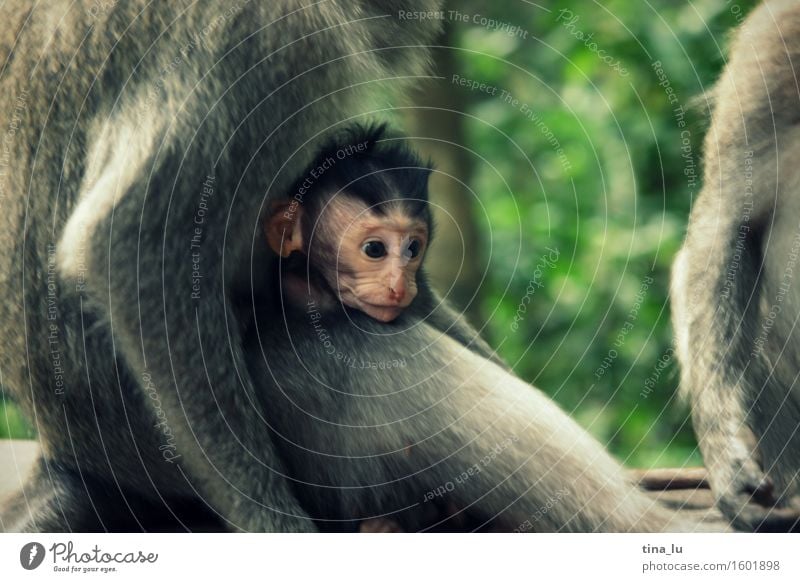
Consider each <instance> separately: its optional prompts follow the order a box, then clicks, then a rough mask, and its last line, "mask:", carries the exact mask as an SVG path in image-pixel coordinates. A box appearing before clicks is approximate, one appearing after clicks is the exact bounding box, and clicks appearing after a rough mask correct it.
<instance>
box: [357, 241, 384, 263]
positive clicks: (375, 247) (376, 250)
mask: <svg viewBox="0 0 800 582" xmlns="http://www.w3.org/2000/svg"><path fill="white" fill-rule="evenodd" d="M361 250H363V251H364V254H365V255H367V256H368V257H369V258H370V259H380V258H381V257H385V256H386V245H384V244H383V243H382V242H381V241H379V240H371V241H369V242H366V243H364V246H363V247H361Z"/></svg>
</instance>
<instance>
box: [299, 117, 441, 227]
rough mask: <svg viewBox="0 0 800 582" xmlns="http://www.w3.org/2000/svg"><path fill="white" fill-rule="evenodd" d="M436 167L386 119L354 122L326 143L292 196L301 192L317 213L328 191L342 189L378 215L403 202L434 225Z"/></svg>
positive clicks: (406, 209) (304, 201)
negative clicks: (431, 187)
mask: <svg viewBox="0 0 800 582" xmlns="http://www.w3.org/2000/svg"><path fill="white" fill-rule="evenodd" d="M432 169H433V166H432V165H431V163H430V162H427V161H423V160H422V159H420V157H419V156H418V155H417V154H416V153H415V152H414V151H413V150H412V149H411V148H409V147H408V145H406V143H405V139H404V138H403V137H401V136H399V135H396V134H393V133H390V132H389V130H388V129H387V124H386V123H372V124H353V125H350V126H348V127H347V128H346V129H345V130H343V131H341V132H340V133H338V134H337V135H336V136H335V137H334V138H333V139H331V140H329V141H328V142H326V143H325V145H324V146H323V147H322V148H321V149H320V152H319V153H318V154H317V156H316V157H315V158H314V161H313V162H312V164H311V166H310V167H309V169H308V171H307V173H306V174H305V175H303V176H301V177H300V179H299V180H298V181H297V183H296V185H295V187H294V188H293V190H292V192H291V195H293V196H294V195H297V194H300V198H302V204H303V206H304V207H305V208H307V209H308V210H310V211H311V214H312V215H315V214H317V212H318V211H319V208H320V206H321V205H322V204H324V203H325V202H326V200H327V199H328V197H329V196H330V195H332V194H335V193H339V192H341V191H343V190H344V191H347V193H349V194H351V195H353V196H355V197H357V198H359V199H360V200H362V201H364V202H365V203H366V204H367V205H368V206H370V207H371V208H373V209H374V211H375V212H376V213H378V214H383V213H385V212H386V210H388V208H389V207H392V206H394V207H397V206H400V207H401V208H402V209H403V211H404V212H406V213H408V215H409V216H414V217H420V218H422V219H423V220H425V221H426V222H427V223H428V224H429V226H430V223H431V220H430V210H429V208H428V178H429V176H430V173H431V170H432ZM312 172H314V173H315V174H316V176H315V175H314V174H312ZM301 189H304V192H301ZM322 194H324V195H322Z"/></svg>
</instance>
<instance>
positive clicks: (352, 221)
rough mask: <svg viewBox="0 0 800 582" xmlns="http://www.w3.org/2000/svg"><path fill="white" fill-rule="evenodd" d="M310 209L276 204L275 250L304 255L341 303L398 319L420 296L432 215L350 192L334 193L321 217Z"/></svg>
mask: <svg viewBox="0 0 800 582" xmlns="http://www.w3.org/2000/svg"><path fill="white" fill-rule="evenodd" d="M305 213H306V210H305V209H304V207H303V206H302V205H301V204H297V203H293V202H283V203H279V204H276V205H274V207H273V210H272V213H271V214H270V216H269V217H268V218H267V219H266V221H265V231H266V235H267V239H268V241H269V244H270V247H271V248H272V250H273V251H275V252H276V253H278V254H280V255H281V256H283V257H288V256H289V255H291V254H292V253H294V252H302V253H305V254H306V255H307V256H308V261H309V264H310V266H311V267H312V268H313V269H314V270H315V271H316V272H318V273H319V274H320V275H321V276H322V277H323V278H324V279H325V281H326V282H327V284H328V286H329V287H330V288H331V289H332V290H333V292H334V293H336V295H337V297H338V298H339V300H340V301H341V302H342V303H344V304H345V305H347V306H349V307H353V308H355V309H358V310H360V311H363V312H364V313H366V314H367V315H369V316H370V317H373V318H375V319H377V320H378V321H384V322H386V321H392V320H394V319H396V318H397V316H399V315H400V314H401V313H402V311H403V309H405V308H406V307H408V306H409V305H410V304H411V302H412V301H413V300H414V298H415V297H416V296H417V271H419V268H420V266H421V265H422V258H423V256H424V254H425V249H426V247H427V245H428V239H429V235H430V233H429V228H428V222H427V217H426V218H420V217H418V216H411V215H409V213H408V211H407V210H405V209H404V207H403V205H402V204H397V203H391V204H386V205H382V206H381V209H380V211H379V210H376V209H375V208H370V207H369V206H367V204H366V203H365V202H364V201H362V200H360V199H358V198H356V197H353V196H350V195H348V194H346V193H344V194H340V195H337V196H334V197H332V198H331V199H330V200H329V201H328V202H327V204H325V205H324V208H323V209H322V210H321V211H319V216H310V215H309V216H305Z"/></svg>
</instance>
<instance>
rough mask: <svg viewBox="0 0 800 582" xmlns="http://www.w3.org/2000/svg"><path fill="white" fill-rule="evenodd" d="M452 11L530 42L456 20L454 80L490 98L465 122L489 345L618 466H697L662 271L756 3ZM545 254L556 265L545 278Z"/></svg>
mask: <svg viewBox="0 0 800 582" xmlns="http://www.w3.org/2000/svg"><path fill="white" fill-rule="evenodd" d="M451 4H452V5H453V6H456V5H460V7H459V8H458V9H459V10H460V11H461V12H462V13H465V14H469V15H471V16H472V15H478V14H479V15H482V16H486V17H489V18H492V19H495V20H497V21H500V22H506V23H508V24H510V25H512V26H514V25H516V26H519V27H520V30H522V31H523V32H519V30H518V31H517V32H516V33H514V34H505V33H503V31H502V30H494V31H491V30H488V29H487V28H486V27H482V26H480V24H478V23H475V22H474V21H472V20H471V21H470V22H466V23H465V22H457V23H452V22H449V23H448V26H453V29H452V30H451V32H450V37H451V38H452V42H453V44H454V45H455V46H456V47H457V48H456V51H457V53H458V57H457V67H458V69H459V70H458V73H459V74H460V75H462V76H464V77H467V78H470V79H474V80H476V81H478V82H480V83H486V84H487V85H489V86H494V87H497V88H498V89H497V91H496V92H495V94H494V95H490V94H487V92H480V91H471V92H470V95H469V101H468V103H469V105H468V113H469V114H471V115H474V116H475V119H473V118H469V117H468V118H466V120H465V124H466V126H467V127H466V135H467V136H468V141H469V143H468V146H469V147H471V148H472V149H473V150H474V155H475V158H474V160H473V161H474V164H475V173H474V178H473V184H472V187H473V189H474V191H475V192H477V193H478V198H479V200H478V202H477V203H476V209H475V216H476V221H477V222H478V224H479V226H480V228H481V232H482V233H483V235H484V237H485V243H484V246H485V248H486V249H487V253H486V254H487V262H488V265H487V266H488V268H487V278H486V280H485V281H484V282H483V286H482V297H481V301H482V305H481V307H482V312H483V315H484V318H485V321H486V322H487V327H486V332H487V336H488V338H489V339H490V341H491V342H492V344H493V345H494V346H498V347H499V351H500V352H501V354H502V355H503V356H504V357H505V358H506V359H507V360H508V361H509V362H511V363H512V364H513V366H514V369H515V370H516V372H517V373H518V374H520V375H521V376H522V377H523V378H525V379H526V380H530V381H531V382H533V383H535V384H536V385H537V386H539V387H540V388H542V389H543V390H545V391H546V392H548V393H549V394H551V395H552V396H553V397H554V398H555V399H556V400H557V401H558V402H559V403H560V404H561V405H562V406H563V407H564V408H565V409H566V410H567V411H568V412H570V413H571V414H573V415H574V416H575V417H576V418H577V419H578V421H579V422H581V424H583V425H584V426H585V427H587V428H588V429H589V430H590V431H591V432H592V433H593V434H594V435H595V436H597V437H598V438H599V439H600V440H601V441H602V442H604V443H607V444H608V446H609V447H610V448H611V450H612V451H613V452H614V453H615V454H616V455H617V456H619V457H621V458H622V459H623V460H625V462H627V463H628V464H630V465H635V466H680V465H682V464H684V463H687V464H697V463H699V462H700V458H699V455H698V453H697V451H696V446H695V441H694V438H693V436H692V431H691V425H690V422H689V421H688V414H687V409H686V406H685V405H684V404H683V403H681V402H680V401H679V400H678V399H677V396H676V389H677V383H678V378H677V376H678V374H677V369H676V365H675V362H674V358H673V356H672V352H671V349H670V348H671V342H672V332H671V326H670V321H669V316H670V314H669V304H668V291H669V268H670V264H671V261H672V259H673V256H674V255H675V252H676V251H677V249H678V248H679V246H680V244H681V241H682V238H683V235H684V231H685V225H686V220H687V216H688V212H689V209H690V207H691V204H692V199H693V197H694V196H696V195H697V194H698V191H699V188H700V185H701V180H700V172H701V160H700V154H701V144H702V138H703V132H704V130H705V127H706V126H707V121H706V116H707V113H708V112H707V109H706V105H707V103H706V101H705V99H704V92H706V91H708V90H709V89H710V88H711V86H712V85H713V82H714V80H715V78H716V77H717V75H718V74H719V71H720V69H721V67H722V66H723V65H724V62H725V51H726V47H727V45H728V41H729V34H730V30H731V29H732V28H733V27H734V26H735V25H736V24H737V22H738V21H739V20H741V18H742V17H743V15H744V14H745V13H746V12H747V11H749V10H750V9H751V8H752V6H753V4H754V3H752V2H746V3H744V2H739V3H738V4H734V3H733V2H729V3H726V2H724V1H719V0H717V1H711V0H700V1H694V2H692V3H683V2H671V1H668V0H658V1H651V2H648V3H638V2H629V1H622V0H613V1H610V2H609V1H604V2H602V3H600V2H575V1H572V2H562V3H558V4H556V5H555V6H551V5H550V4H548V3H529V2H523V1H520V0H509V1H507V2H502V3H500V2H497V3H491V4H490V3H485V2H459V3H456V2H453V3H451ZM543 7H546V8H543ZM562 10H568V12H566V11H562ZM576 17H577V20H576ZM525 33H527V34H525ZM588 35H592V36H591V38H589V39H588V40H587V36H588ZM592 43H595V44H592ZM600 51H604V52H603V53H600ZM601 56H604V57H605V58H606V61H608V62H604V61H603V60H602V59H601V58H600V57H601ZM657 61H660V62H661V69H663V72H661V73H660V75H659V67H654V62H657ZM615 64H616V65H615ZM614 65H615V66H614ZM621 73H622V74H621ZM659 83H662V85H661V86H660V85H659ZM667 86H668V87H669V88H670V89H671V91H672V95H673V97H672V98H671V99H672V102H670V96H669V95H668V92H667ZM454 90H462V91H468V89H465V88H462V87H456V88H454ZM503 90H505V91H507V92H508V94H510V95H512V96H513V98H516V99H517V100H518V101H519V102H518V103H513V102H509V101H508V100H506V99H504V94H503V93H502V91H503ZM523 104H524V106H523ZM682 148H683V149H682ZM559 149H560V150H562V151H561V152H559V151H558V150H559ZM684 154H685V157H684ZM481 158H484V159H485V161H483V160H482V159H481ZM692 172H693V173H694V177H693V178H692ZM687 173H688V175H687ZM546 247H549V248H552V249H557V250H558V251H559V260H558V261H557V262H556V265H555V266H554V267H551V268H547V269H544V270H542V269H540V271H541V277H540V278H537V277H535V276H534V275H533V274H534V273H535V272H536V265H537V262H538V261H540V259H541V257H542V256H543V255H546V254H547V251H546V250H545V248H546ZM532 278H536V279H537V280H538V281H539V283H541V287H539V286H538V285H534V287H533V288H534V289H535V291H534V292H533V293H532V294H529V299H530V303H529V304H528V305H527V311H526V313H524V314H522V316H523V320H522V321H519V320H518V321H517V325H516V326H513V324H514V318H515V314H516V315H519V314H518V308H519V305H520V302H521V300H522V298H523V297H525V296H526V293H527V291H526V289H529V287H528V285H529V281H530V280H531V279H532ZM611 350H614V351H613V352H612V351H611ZM660 358H661V359H662V361H661V363H659V359H660Z"/></svg>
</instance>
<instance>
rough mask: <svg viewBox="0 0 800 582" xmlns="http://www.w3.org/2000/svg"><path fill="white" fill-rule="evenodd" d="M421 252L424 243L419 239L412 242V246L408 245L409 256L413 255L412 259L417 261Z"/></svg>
mask: <svg viewBox="0 0 800 582" xmlns="http://www.w3.org/2000/svg"><path fill="white" fill-rule="evenodd" d="M420 250H422V243H421V242H419V241H418V240H417V239H414V240H412V241H411V244H409V245H408V254H409V255H411V258H412V259H416V258H417V257H418V256H419V252H420Z"/></svg>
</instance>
